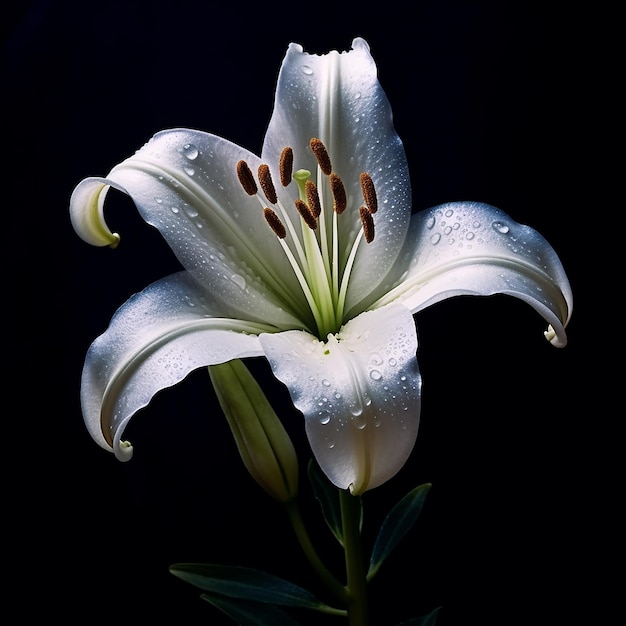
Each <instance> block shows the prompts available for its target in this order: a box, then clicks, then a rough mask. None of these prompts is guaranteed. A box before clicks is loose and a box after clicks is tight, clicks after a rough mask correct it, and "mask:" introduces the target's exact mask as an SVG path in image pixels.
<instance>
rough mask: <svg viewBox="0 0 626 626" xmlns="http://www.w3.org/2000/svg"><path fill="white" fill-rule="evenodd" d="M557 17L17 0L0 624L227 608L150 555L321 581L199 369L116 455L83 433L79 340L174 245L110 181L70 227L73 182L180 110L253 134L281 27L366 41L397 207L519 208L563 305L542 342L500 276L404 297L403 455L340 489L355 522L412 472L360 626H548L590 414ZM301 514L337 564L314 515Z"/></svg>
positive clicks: (573, 75) (581, 529)
mask: <svg viewBox="0 0 626 626" xmlns="http://www.w3.org/2000/svg"><path fill="white" fill-rule="evenodd" d="M568 11H569V12H568V13H567V14H564V13H561V12H560V11H558V10H556V9H554V10H547V9H546V7H545V5H537V6H534V5H532V4H530V3H519V4H517V3H508V2H494V3H490V2H485V1H479V2H461V1H454V0H445V1H443V2H416V3H404V4H403V3H400V2H391V3H390V2H385V3H383V4H381V5H376V6H372V7H370V8H366V6H365V5H364V4H360V3H357V4H351V3H338V4H337V5H335V6H332V5H329V4H321V5H317V4H314V3H285V4H282V3H265V4H263V3H254V4H253V3H249V4H246V3H219V4H218V3H209V2H195V1H189V2H185V3H182V2H179V3H174V2H172V3H168V2H159V1H157V2H147V1H133V0H125V1H121V0H109V1H108V2H106V3H91V2H77V1H75V0H74V1H72V0H69V1H62V0H57V1H55V0H39V1H33V2H26V3H23V5H21V6H18V7H17V9H15V12H14V14H9V15H8V16H7V17H6V20H5V22H4V24H3V31H4V35H5V41H4V48H3V54H4V66H3V73H4V78H3V84H4V87H3V101H4V103H5V113H4V114H3V115H4V121H5V126H6V128H5V132H4V138H5V145H4V152H5V157H6V160H5V163H6V164H7V166H5V168H4V169H3V180H4V184H3V187H4V192H5V194H6V193H8V198H7V197H6V195H5V202H6V204H5V205H4V207H3V213H4V215H5V220H4V223H5V226H6V227H7V230H6V231H5V236H4V240H5V246H4V254H5V268H6V269H5V284H6V285H8V291H9V297H8V298H6V304H5V340H6V346H7V348H6V354H8V355H9V356H8V362H7V363H6V365H7V368H8V370H9V371H10V372H11V373H12V374H13V375H14V376H12V377H10V378H9V385H8V387H7V388H6V390H5V393H4V395H5V409H4V420H5V423H6V427H7V431H6V435H5V436H6V442H5V445H6V446H7V448H8V451H9V453H8V454H7V455H5V456H6V461H7V469H6V471H5V481H4V482H5V494H6V495H5V498H6V502H5V504H6V509H5V513H4V516H5V518H6V519H7V521H9V522H10V523H11V531H10V532H9V533H7V540H6V542H5V544H6V558H5V574H9V577H10V579H11V589H14V590H15V591H14V592H13V591H11V593H10V595H11V596H12V597H14V598H17V599H19V602H20V610H21V614H20V615H21V617H20V620H19V621H18V623H25V622H26V621H30V618H35V617H36V616H41V615H42V614H43V615H45V616H47V617H49V618H51V619H54V618H58V619H60V620H62V621H65V622H66V623H67V622H71V623H74V622H76V623H92V622H93V621H95V620H96V619H99V620H107V619H110V620H111V621H115V622H116V623H118V624H131V623H143V622H144V621H145V622H154V621H155V620H162V621H164V622H166V621H172V622H175V623H180V624H182V623H185V624H206V623H210V624H222V623H224V624H227V623H230V622H229V621H228V620H226V619H225V618H224V617H223V616H222V615H221V614H219V613H218V612H217V611H216V610H215V609H213V608H212V607H211V606H210V605H208V604H206V603H204V602H202V601H201V600H200V599H199V597H198V596H199V594H198V592H197V591H196V590H195V589H193V588H192V587H190V586H188V585H186V584H185V583H182V582H181V581H179V580H178V579H176V578H174V577H173V576H172V575H170V574H169V573H168V571H167V567H168V565H169V564H170V563H173V562H177V561H206V562H219V563H228V564H234V565H248V566H252V567H259V568H261V569H267V570H268V571H270V572H272V573H274V574H277V575H280V576H285V577H288V578H290V579H292V580H294V581H295V582H298V583H300V584H302V585H305V586H309V587H311V588H312V589H313V590H314V591H316V592H317V593H320V594H323V591H321V590H320V589H319V586H317V581H316V580H315V578H314V577H313V576H312V575H311V574H310V573H309V572H308V570H307V569H306V567H305V565H304V560H303V558H301V555H300V553H299V548H298V547H297V545H296V543H295V541H294V539H293V538H292V535H291V534H290V529H289V527H288V526H287V523H286V520H285V518H284V517H283V516H282V514H281V511H280V509H279V508H278V507H277V506H276V505H275V504H274V503H273V502H272V501H271V500H269V499H268V498H267V497H266V496H265V495H264V493H262V492H261V490H260V489H259V488H258V487H257V485H256V484H255V483H254V482H253V481H252V480H251V479H250V477H249V476H248V475H247V473H246V472H245V470H244V469H243V468H242V465H241V463H240V461H239V459H238V456H237V452H236V449H235V446H234V443H233V441H232V438H231V437H230V434H229V432H228V429H227V427H226V424H225V420H224V419H223V417H222V416H221V414H220V412H219V409H218V407H217V404H216V401H215V397H214V394H213V392H212V390H211V387H210V384H209V380H208V376H207V375H206V373H205V372H196V373H194V374H192V375H191V376H190V377H189V378H188V379H187V380H186V381H185V382H184V383H182V384H181V385H180V386H178V387H177V388H175V389H170V390H168V391H166V392H164V393H162V394H160V395H159V396H158V397H157V398H156V399H155V400H154V402H153V403H152V405H151V406H150V408H149V409H148V410H146V411H144V412H142V413H141V414H139V415H138V416H136V418H135V419H134V420H133V422H132V424H131V426H130V427H129V430H128V434H129V438H130V439H132V440H133V442H134V444H135V450H136V453H135V457H134V458H133V460H132V461H131V462H129V463H126V464H121V463H119V462H117V461H116V460H115V459H114V458H113V456H112V455H109V454H107V453H106V452H104V451H103V450H101V449H100V448H99V447H98V446H97V445H96V444H95V443H93V441H92V440H91V439H90V437H89V436H88V434H87V433H86V430H85V429H84V427H83V423H82V418H81V414H80V406H79V381H80V371H81V367H82V361H83V357H84V354H85V351H86V350H87V348H88V346H89V344H90V343H91V341H92V340H93V339H94V338H95V337H96V336H97V335H98V334H100V333H101V332H102V331H103V330H104V329H105V328H106V325H107V324H108V321H109V319H110V317H111V315H112V314H113V312H114V310H115V309H116V308H117V307H118V306H119V305H120V304H121V303H123V302H124V301H125V300H126V299H127V298H128V297H129V296H130V295H131V294H132V293H134V292H136V291H138V290H140V289H141V288H143V287H144V286H146V285H147V284H148V283H149V282H151V281H153V280H155V279H157V278H160V277H161V276H163V275H165V274H166V273H169V272H171V271H174V270H176V269H177V268H178V265H177V262H176V261H175V259H174V258H173V255H172V254H171V253H170V251H169V249H168V248H167V247H166V246H165V244H164V243H163V242H162V241H161V239H160V237H159V235H158V234H157V233H155V232H154V231H152V229H151V228H150V227H148V226H146V225H145V224H143V222H141V220H140V219H139V217H138V216H137V214H136V213H135V211H134V209H133V207H132V205H131V204H130V203H125V202H124V199H122V198H118V199H113V198H111V200H112V201H111V203H110V208H109V211H108V213H107V219H108V221H109V223H111V224H112V225H113V227H114V228H115V229H116V230H119V231H120V232H121V233H122V236H123V239H122V244H121V245H120V246H119V248H118V249H117V250H115V251H111V250H108V249H96V248H91V247H90V246H88V245H87V244H85V243H83V242H82V241H81V240H80V239H79V238H78V237H77V236H76V235H75V234H74V233H73V231H72V228H71V226H70V223H69V218H68V211H67V206H68V200H69V196H70V194H71V191H72V189H73V187H74V185H75V184H76V183H78V182H79V181H80V180H81V179H82V178H84V177H86V176H90V175H105V174H106V173H107V172H108V171H109V169H110V168H111V167H112V166H113V165H114V164H116V163H118V162H119V161H121V160H123V159H124V158H125V157H127V156H128V155H130V154H132V152H134V151H135V150H136V149H137V148H138V147H140V146H141V145H142V144H143V143H144V142H145V141H146V140H147V139H148V138H149V137H150V136H151V135H153V134H154V133H155V132H156V131H158V130H161V129H164V128H168V127H174V126H184V127H192V128H199V129H203V130H207V131H210V132H214V133H216V134H219V135H222V136H224V137H226V138H228V139H230V140H233V141H235V142H237V143H239V144H241V145H243V146H246V147H247V148H249V149H251V150H252V151H256V152H258V151H259V150H260V147H261V143H262V140H263V135H264V132H265V127H266V125H267V122H268V120H269V116H270V114H271V107H272V102H273V93H274V88H275V79H276V75H277V72H278V69H279V66H280V63H281V60H282V58H283V55H284V52H285V50H286V47H287V45H288V43H289V42H290V41H296V42H298V43H301V44H302V45H303V46H304V47H305V49H306V50H307V51H310V52H319V53H323V52H325V51H327V50H329V49H346V48H348V47H349V46H350V43H351V41H352V39H353V38H354V37H355V36H362V37H364V38H365V39H366V40H367V41H368V42H369V44H370V46H371V50H372V53H373V56H374V58H375V60H376V62H377V65H378V69H379V77H380V80H381V82H382V84H383V87H384V88H385V90H386V91H387V94H388V96H389V98H390V100H391V104H392V108H393V111H394V120H395V124H396V128H397V130H398V132H399V134H400V136H401V138H402V139H403V141H404V144H405V148H406V152H407V156H408V159H409V165H410V171H411V177H412V186H413V199H414V207H415V210H419V209H421V208H426V207H428V206H431V205H434V204H438V203H441V202H446V201H452V200H480V201H484V202H488V203H490V204H494V205H496V206H498V207H500V208H502V209H504V210H505V211H507V212H508V213H509V214H510V215H511V216H512V217H513V218H514V219H516V220H517V221H520V222H523V223H528V224H530V225H532V226H534V227H535V228H537V229H538V230H539V231H540V232H541V233H542V234H543V235H544V236H546V237H547V239H548V240H549V241H550V242H551V243H552V244H553V246H554V247H555V249H556V250H557V252H558V253H559V255H560V257H561V260H562V261H563V263H564V265H565V268H566V270H567V271H568V273H569V276H570V279H571V282H572V287H573V290H574V296H575V302H576V306H575V312H574V317H573V320H572V322H571V325H570V327H569V331H570V332H569V335H570V345H569V346H568V347H567V348H566V349H564V350H556V349H554V348H552V347H551V346H550V345H549V344H548V343H547V342H546V341H545V340H544V339H543V337H542V331H543V329H544V322H543V320H541V319H540V318H539V317H538V315H537V314H536V313H535V312H534V311H532V310H531V309H529V307H527V306H526V305H524V304H523V303H521V302H519V301H516V300H511V299H508V298H505V297H496V298H489V299H458V300H449V301H446V302H443V303H441V304H438V305H436V306H434V307H432V308H431V309H429V310H427V311H425V312H423V313H420V314H418V315H417V316H416V321H417V326H418V337H419V341H420V346H419V362H420V367H421V371H422V375H423V380H424V392H423V393H424V396H423V398H424V403H423V412H422V423H421V426H420V434H419V436H418V442H417V445H416V448H415V451H414V454H413V456H412V457H411V459H410V461H409V462H408V463H407V465H406V466H405V467H404V468H403V470H402V471H401V472H400V473H399V474H398V475H397V476H396V477H395V478H394V479H392V480H391V481H390V482H389V483H388V484H387V485H385V486H384V487H381V488H379V489H376V490H374V491H372V492H369V493H367V494H366V495H365V498H364V500H365V506H366V520H365V529H366V537H367V538H368V540H371V538H372V536H373V533H374V531H375V528H376V525H377V524H378V523H379V522H380V519H381V517H382V515H383V514H384V512H386V510H387V509H388V508H389V507H390V506H391V505H392V504H393V503H394V502H395V501H396V500H397V499H398V498H399V497H400V496H401V495H403V494H404V493H405V492H406V491H408V490H409V489H410V488H412V487H413V486H415V485H417V484H419V483H422V482H426V481H430V482H432V483H433V488H432V490H431V493H430V495H429V496H428V500H427V503H426V507H425V509H424V512H423V514H422V517H421V519H420V521H419V523H418V525H417V526H416V527H415V528H414V530H413V531H412V532H411V534H410V535H409V537H407V539H406V540H405V542H404V543H403V544H402V549H400V550H398V551H397V553H395V554H394V555H393V556H392V557H391V558H390V560H389V562H388V563H387V564H386V565H385V566H384V568H383V569H382V570H381V572H380V573H379V578H378V579H377V580H376V581H375V582H374V584H373V591H374V592H375V594H377V595H376V596H375V597H376V598H378V599H377V600H376V604H375V607H374V611H375V615H376V617H377V620H378V621H377V622H376V623H377V624H380V625H381V626H388V624H391V623H392V620H396V621H398V620H400V619H401V618H405V617H409V616H411V615H413V614H417V613H423V612H427V611H428V610H430V609H431V608H434V607H435V606H439V605H441V606H443V610H442V613H441V617H440V622H439V624H440V625H441V626H456V625H464V624H468V623H477V624H479V623H480V624H485V625H508V624H522V623H523V624H565V623H574V622H570V621H568V620H569V619H570V618H571V617H572V616H576V615H580V614H581V612H582V611H583V610H584V607H585V606H586V605H587V603H588V600H589V598H587V597H586V594H589V593H590V592H589V589H590V588H591V582H592V580H591V577H590V572H591V571H593V570H594V566H593V563H592V562H590V560H589V559H590V558H591V557H593V555H594V553H595V551H596V550H597V549H598V548H597V541H598V539H597V534H596V533H595V532H591V531H590V530H589V526H588V525H587V518H586V516H585V513H586V511H587V510H588V508H589V507H590V506H591V507H592V508H593V507H594V506H596V505H597V502H598V500H599V499H600V496H599V495H598V491H597V490H596V491H594V488H595V489H597V472H598V465H597V458H598V457H597V454H598V447H599V442H600V437H599V434H600V433H599V432H598V431H599V430H602V428H605V426H598V424H599V421H598V418H599V416H598V415H597V412H596V411H591V410H590V409H589V408H587V407H588V406H589V397H590V396H594V394H595V397H597V395H598V392H597V391H593V390H592V389H590V388H589V387H590V385H589V371H588V369H587V367H585V365H584V363H583V354H584V355H588V354H589V351H590V350H592V345H593V344H592V343H591V340H590V337H589V336H590V334H591V333H590V332H585V326H586V325H587V326H590V317H591V316H590V308H591V307H590V305H589V304H588V300H587V298H588V297H591V293H592V287H591V284H590V282H589V278H588V273H589V269H588V265H587V261H588V256H590V253H589V252H588V250H587V249H586V248H583V247H582V246H581V241H588V235H589V232H588V228H589V225H588V224H587V223H586V222H585V221H584V220H581V219H580V216H581V215H586V214H587V212H588V211H589V204H588V201H589V198H588V197H587V195H586V194H587V186H588V181H587V180H586V177H585V176H584V168H583V166H582V165H581V164H582V163H583V162H584V161H585V160H586V159H588V156H589V155H588V153H585V152H584V150H583V149H582V147H581V139H582V138H584V137H585V135H586V133H587V132H589V131H588V130H587V129H586V125H585V108H584V106H582V102H581V98H580V95H581V93H584V92H585V89H586V87H585V85H586V84H588V81H590V79H591V78H592V72H591V66H590V63H591V62H590V61H589V44H588V42H587V41H586V38H585V37H584V36H582V32H584V29H585V28H588V24H586V19H588V15H577V14H576V13H575V12H573V11H575V9H572V8H571V7H570V8H569V9H568ZM581 29H583V30H581ZM7 218H8V223H7ZM593 324H594V326H595V325H596V324H600V325H601V322H597V321H594V322H593ZM253 368H254V371H255V372H256V373H257V374H258V376H259V377H260V378H262V379H263V380H265V381H267V382H268V384H272V385H273V386H272V387H271V389H272V393H273V396H272V397H273V398H274V400H275V402H276V403H277V406H278V407H279V412H280V413H281V415H282V416H283V417H284V418H285V421H286V424H287V426H288V429H289V431H290V432H291V434H292V436H293V438H294V440H295V441H296V444H297V445H298V448H299V450H300V451H301V453H302V459H303V464H304V462H305V460H306V454H307V444H306V440H305V439H304V437H303V433H302V423H301V421H300V418H299V416H298V415H296V414H295V413H294V412H293V410H290V409H289V403H288V401H287V395H286V392H285V391H284V389H282V388H280V386H279V385H277V384H275V383H273V380H272V377H271V375H270V374H269V372H268V369H267V367H266V366H265V364H264V362H263V361H262V360H258V361H256V362H254V363H253ZM594 416H595V419H594ZM306 489H307V487H306V483H303V490H305V491H306ZM594 503H595V504H594ZM596 510H597V509H596ZM311 513H312V514H316V510H315V507H312V510H311ZM313 533H314V535H315V537H316V538H317V540H318V541H319V542H320V546H321V549H322V551H324V552H326V553H327V555H328V557H329V558H330V559H336V557H337V555H336V551H335V549H334V546H333V545H332V539H331V538H330V537H329V536H328V535H327V534H326V532H325V529H324V528H323V527H321V526H320V527H319V528H315V527H314V528H313ZM592 537H593V539H592ZM392 581H393V582H392ZM603 593H604V594H606V596H607V597H608V596H609V595H610V591H608V590H604V591H603ZM601 600H603V598H602V597H594V598H593V603H594V604H595V603H596V601H597V602H598V603H600V601H601ZM46 621H47V620H46ZM311 623H315V621H313V622H311ZM581 623H582V622H581ZM591 623H594V622H591Z"/></svg>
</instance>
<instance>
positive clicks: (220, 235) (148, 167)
mask: <svg viewBox="0 0 626 626" xmlns="http://www.w3.org/2000/svg"><path fill="white" fill-rule="evenodd" d="M239 159H245V160H247V161H248V163H249V164H251V166H253V167H254V166H256V165H258V164H259V163H260V160H259V158H258V157H256V156H254V155H253V154H251V153H250V152H248V151H247V150H245V149H243V148H241V147H239V146H237V145H235V144H233V143H231V142H229V141H227V140H225V139H222V138H220V137H216V136H214V135H210V134H208V133H204V132H200V131H195V130H188V129H174V130H168V131H162V132H160V133H157V134H156V135H155V136H154V137H153V138H152V139H151V140H150V141H149V142H148V143H147V144H146V145H145V146H144V147H143V148H141V149H140V150H139V151H137V153H135V154H134V155H133V156H132V157H130V158H128V159H126V160H125V161H123V162H122V163H120V164H119V165H117V166H116V167H115V168H113V170H111V172H110V173H109V174H108V176H107V177H106V178H88V179H85V180H83V181H82V182H81V183H80V184H79V185H78V186H77V187H76V189H75V190H74V192H73V194H72V197H71V200H70V214H71V216H72V223H73V225H74V228H75V229H76V231H77V232H78V234H79V235H80V236H81V237H82V238H83V239H85V240H86V241H88V242H89V243H96V244H99V245H106V244H110V242H111V240H112V239H114V238H115V235H112V234H111V232H110V230H109V229H108V227H107V225H106V223H104V219H103V215H102V206H103V203H104V196H105V194H106V192H107V191H108V189H109V186H113V187H115V188H116V189H118V190H120V191H122V192H124V193H126V194H128V195H129V196H130V197H131V198H132V200H133V202H134V203H135V204H136V206H137V209H138V210H139V212H140V214H141V215H142V217H143V218H144V219H145V220H146V222H148V223H149V224H152V225H153V226H155V227H156V228H157V229H158V230H159V231H160V232H161V234H162V235H163V237H164V238H165V240H166V241H167V243H168V244H169V245H170V247H171V248H172V250H173V251H174V253H175V254H176V256H177V258H178V259H179V260H180V262H181V263H182V265H183V267H185V269H187V270H188V271H190V272H191V273H192V274H193V275H194V277H195V278H196V279H197V280H198V281H199V282H200V283H202V284H203V285H204V286H205V287H206V288H207V290H208V291H210V292H211V293H213V294H215V296H216V297H219V298H221V300H222V302H223V303H224V305H227V306H228V307H229V310H230V314H229V315H230V316H232V317H239V318H243V319H251V318H253V319H256V320H258V321H262V320H264V319H271V320H272V322H273V323H275V324H277V325H278V326H280V327H281V328H289V329H293V328H302V327H303V323H306V322H308V321H309V319H308V317H310V314H309V313H308V307H307V305H306V301H305V299H304V296H303V295H302V291H301V289H300V288H299V286H298V283H297V280H296V277H295V276H294V273H293V270H292V269H291V267H290V266H289V264H288V263H286V262H285V257H284V252H283V250H282V248H281V247H280V244H279V242H278V239H277V237H276V236H275V234H274V233H273V232H272V230H271V229H270V228H269V226H268V225H267V223H266V222H265V219H264V218H263V207H262V206H261V204H260V203H259V200H258V199H257V198H255V197H251V196H248V195H247V194H246V193H245V192H244V191H243V189H242V188H241V184H240V182H239V180H238V178H237V174H236V169H237V161H238V160H239ZM268 305H269V308H268ZM307 316H308V317H307ZM311 323H312V322H311Z"/></svg>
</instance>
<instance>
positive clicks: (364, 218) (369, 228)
mask: <svg viewBox="0 0 626 626" xmlns="http://www.w3.org/2000/svg"><path fill="white" fill-rule="evenodd" d="M359 213H360V215H361V224H363V235H364V236H365V241H367V243H371V242H372V241H374V218H373V217H372V214H371V213H370V211H369V209H368V208H367V207H364V206H362V207H361V208H360V209H359Z"/></svg>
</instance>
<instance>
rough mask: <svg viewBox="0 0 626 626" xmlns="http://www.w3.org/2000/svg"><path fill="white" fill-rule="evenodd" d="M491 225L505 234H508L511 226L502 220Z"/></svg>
mask: <svg viewBox="0 0 626 626" xmlns="http://www.w3.org/2000/svg"><path fill="white" fill-rule="evenodd" d="M491 226H492V227H493V229H494V230H497V231H498V232H499V233H502V234H503V235H506V233H508V232H509V227H508V226H507V225H506V224H503V223H502V222H493V224H492V225H491Z"/></svg>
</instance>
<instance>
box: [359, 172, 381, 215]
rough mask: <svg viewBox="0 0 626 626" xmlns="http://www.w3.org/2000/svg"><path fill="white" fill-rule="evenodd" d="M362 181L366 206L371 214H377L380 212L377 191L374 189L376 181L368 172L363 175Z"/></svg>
mask: <svg viewBox="0 0 626 626" xmlns="http://www.w3.org/2000/svg"><path fill="white" fill-rule="evenodd" d="M360 180H361V191H363V199H364V200H365V204H366V205H367V208H368V209H369V212H370V213H376V211H378V198H377V197H376V189H374V181H373V180H372V177H371V176H370V175H369V174H368V173H367V172H363V173H362V174H361V177H360Z"/></svg>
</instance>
